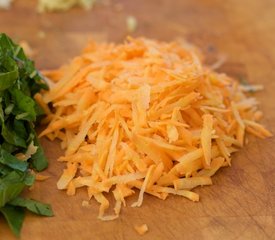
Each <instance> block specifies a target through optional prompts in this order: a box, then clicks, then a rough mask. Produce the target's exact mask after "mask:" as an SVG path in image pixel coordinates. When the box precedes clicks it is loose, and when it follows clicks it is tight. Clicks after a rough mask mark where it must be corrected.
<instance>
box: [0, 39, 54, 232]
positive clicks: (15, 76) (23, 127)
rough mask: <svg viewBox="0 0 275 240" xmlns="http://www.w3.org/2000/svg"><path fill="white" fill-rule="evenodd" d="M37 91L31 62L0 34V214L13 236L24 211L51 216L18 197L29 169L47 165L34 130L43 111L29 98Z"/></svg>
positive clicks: (41, 85)
mask: <svg viewBox="0 0 275 240" xmlns="http://www.w3.org/2000/svg"><path fill="white" fill-rule="evenodd" d="M41 89H47V85H46V83H45V82H44V81H43V79H42V77H41V76H40V75H39V73H38V71H37V70H36V69H35V67H34V63H33V62H32V61H31V60H29V59H28V58H27V57H26V55H25V53H24V51H23V49H22V48H21V47H20V46H18V45H16V44H15V43H13V42H12V40H11V39H10V38H9V37H8V36H7V35H5V34H0V124H1V126H0V130H1V135H0V213H2V215H3V216H4V218H5V219H6V221H7V223H8V225H9V227H10V229H11V230H12V231H13V233H14V234H15V235H16V236H19V234H20V230H21V227H22V223H23V220H24V215H25V209H27V210H29V211H31V212H33V213H36V214H39V215H44V216H52V215H53V213H52V210H51V207H50V205H48V204H43V203H40V202H37V201H34V200H32V199H24V198H22V197H19V195H20V193H21V192H22V191H23V190H24V188H26V187H30V186H32V185H33V183H34V180H35V177H34V175H33V174H31V171H30V170H31V169H33V170H36V171H42V170H43V169H45V168H46V167H47V166H48V162H47V159H46V157H45V155H44V152H43V149H42V147H41V146H40V144H39V142H38V139H37V136H36V133H35V130H34V123H35V122H36V121H37V119H38V118H39V116H41V115H43V110H42V109H41V108H40V106H39V105H38V104H37V103H36V102H35V101H34V100H33V99H32V97H33V96H34V95H35V94H36V93H37V92H39V91H40V90H41ZM22 156H23V157H22ZM0 215H1V214H0Z"/></svg>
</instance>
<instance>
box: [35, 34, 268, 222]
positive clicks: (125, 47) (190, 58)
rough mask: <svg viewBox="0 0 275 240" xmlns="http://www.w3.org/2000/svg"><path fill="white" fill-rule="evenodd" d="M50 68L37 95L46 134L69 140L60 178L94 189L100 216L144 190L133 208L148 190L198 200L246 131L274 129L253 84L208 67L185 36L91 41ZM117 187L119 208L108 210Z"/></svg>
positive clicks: (72, 190) (63, 183) (68, 185)
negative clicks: (266, 122) (46, 86)
mask: <svg viewBox="0 0 275 240" xmlns="http://www.w3.org/2000/svg"><path fill="white" fill-rule="evenodd" d="M44 74H45V75H46V76H47V77H48V78H49V79H50V80H51V89H50V91H49V92H45V93H43V94H42V95H40V94H38V95H36V100H37V101H38V102H40V104H41V106H42V107H43V108H44V110H45V112H46V113H47V117H46V118H45V119H44V121H45V122H46V123H47V124H48V126H47V128H46V129H45V130H44V131H43V132H42V133H41V135H40V136H47V137H48V138H49V139H51V140H54V139H60V140H61V147H62V148H63V149H65V155H64V156H62V157H60V158H59V161H63V162H65V163H66V165H67V168H66V169H65V170H64V172H63V174H62V175H61V177H60V179H59V181H58V183H57V187H58V189H64V190H66V191H67V194H68V195H75V194H76V191H77V189H79V188H86V189H87V192H88V197H89V199H92V198H94V199H95V200H96V201H97V202H98V203H100V210H99V218H100V219H102V220H112V219H115V218H117V217H118V216H119V213H120V211H121V206H122V205H124V206H125V205H126V201H125V199H126V198H127V197H129V196H131V195H133V194H134V193H135V191H136V189H139V190H140V191H139V195H138V198H137V200H136V202H134V203H132V205H131V206H132V207H139V206H141V205H142V203H143V196H144V193H147V194H150V195H153V196H155V197H157V198H160V199H163V200H164V199H166V198H167V197H168V196H169V195H170V194H174V195H179V196H183V197H186V198H188V199H190V200H192V201H198V200H199V195H198V194H197V193H195V192H194V191H192V189H193V188H195V187H197V186H203V185H211V184H212V180H211V176H212V175H214V174H215V172H216V171H217V170H218V169H219V168H221V167H225V166H230V164H231V155H232V153H234V152H236V151H238V149H240V148H241V147H242V146H243V145H244V143H245V142H246V141H245V139H246V138H245V134H246V132H248V133H252V134H254V135H255V136H258V137H260V138H265V137H269V136H271V133H270V132H269V131H267V130H266V129H265V128H264V127H263V126H262V125H260V124H259V123H257V121H258V120H259V119H260V118H261V117H262V112H260V111H259V110H258V109H257V105H258V102H257V100H256V99H255V98H253V97H251V96H250V97H248V96H246V95H245V91H247V90H251V89H254V87H253V86H250V87H249V89H247V86H246V88H244V87H243V86H241V85H240V84H239V83H238V82H237V81H235V80H233V79H232V78H230V77H228V76H226V75H225V74H218V73H216V72H214V71H212V70H211V69H209V68H207V67H206V66H203V65H202V63H201V60H200V54H199V52H198V51H197V50H196V49H195V48H193V47H192V46H190V45H188V44H186V43H184V42H169V43H167V42H159V41H154V40H149V39H145V38H138V39H132V38H128V39H127V41H125V43H123V44H118V45H117V44H104V43H103V44H97V43H95V42H91V43H90V44H89V45H88V46H87V47H86V49H85V50H84V51H83V53H82V54H81V55H80V56H78V57H76V58H75V59H73V60H72V61H71V62H70V63H69V64H68V65H65V66H63V67H61V68H60V69H57V70H54V71H46V72H44ZM255 88H256V89H257V88H258V87H257V86H256V87H255ZM49 103H51V104H52V108H49V107H48V104H49ZM109 192H111V193H112V194H113V197H114V199H115V206H114V214H111V215H106V214H105V210H107V209H108V208H109V205H110V204H109V201H108V200H107V198H106V194H107V193H109Z"/></svg>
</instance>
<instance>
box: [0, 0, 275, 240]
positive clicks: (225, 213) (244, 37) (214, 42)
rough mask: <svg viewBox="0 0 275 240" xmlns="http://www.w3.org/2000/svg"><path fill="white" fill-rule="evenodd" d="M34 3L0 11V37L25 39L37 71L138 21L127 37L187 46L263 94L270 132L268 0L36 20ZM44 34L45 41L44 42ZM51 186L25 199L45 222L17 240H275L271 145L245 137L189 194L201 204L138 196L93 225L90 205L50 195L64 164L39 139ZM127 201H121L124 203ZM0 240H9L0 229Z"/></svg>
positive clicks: (212, 0) (101, 6) (143, 0)
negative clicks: (140, 200)
mask: <svg viewBox="0 0 275 240" xmlns="http://www.w3.org/2000/svg"><path fill="white" fill-rule="evenodd" d="M34 10H35V1H34V0H20V1H19V0H18V1H15V4H14V7H13V9H12V10H11V11H8V12H4V11H1V12H0V31H1V32H6V33H8V34H10V35H11V36H12V37H14V38H15V39H17V40H26V41H28V42H29V44H30V45H31V46H32V48H33V50H34V55H33V58H34V59H35V60H36V62H37V66H38V67H39V68H40V69H45V68H53V67H57V66H59V65H60V64H62V63H65V62H67V61H68V60H69V58H71V57H72V56H74V55H75V54H77V53H78V52H79V51H80V49H81V48H82V47H83V46H84V45H85V42H86V41H87V39H89V38H91V37H93V38H94V39H96V40H98V41H102V40H108V41H116V42H119V41H123V39H124V38H125V36H126V35H127V30H126V17H127V16H129V15H133V16H135V17H136V18H137V20H138V28H137V30H136V32H134V33H133V35H134V36H140V35H144V36H147V37H153V38H157V39H161V40H173V39H176V38H182V37H184V38H187V39H188V40H189V41H191V42H192V43H194V44H196V45H197V46H199V47H201V49H202V50H203V52H204V53H205V55H206V61H208V62H209V63H211V62H213V61H214V60H215V58H217V56H220V55H222V56H225V57H226V58H227V63H226V64H225V66H223V69H222V71H225V72H227V73H228V74H231V75H233V76H235V77H236V78H243V77H245V78H248V79H249V81H250V82H253V83H260V84H263V85H264V86H265V90H264V91H263V92H262V93H259V94H257V97H258V99H259V100H260V101H261V108H262V109H263V111H264V113H265V119H264V123H265V125H266V126H267V127H268V128H269V129H270V130H271V131H273V133H275V123H274V122H275V97H274V90H275V81H274V80H275V72H274V67H275V48H274V43H275V31H274V30H275V18H274V14H275V8H274V3H272V1H268V0H264V1H257V0H243V1H235V0H229V1H218V0H197V1H188V0H174V1H169V0H151V1H148V0H140V1H129V0H123V1H103V0H102V1H101V3H98V4H97V5H96V6H95V8H94V9H92V10H91V11H90V12H86V11H83V10H80V9H73V10H72V11H70V12H66V13H53V14H44V15H39V14H37V13H35V11H34ZM43 35H45V36H43ZM42 143H43V146H44V148H45V150H46V154H47V156H48V158H49V162H50V166H49V169H48V170H47V171H46V172H45V174H47V175H50V176H51V178H50V179H49V180H47V181H45V182H40V183H36V184H35V187H34V189H33V190H32V191H27V192H26V193H25V194H26V195H27V196H30V197H33V198H35V199H39V200H42V201H44V202H48V203H51V204H52V206H53V209H54V212H55V217H53V218H38V217H36V216H34V215H28V216H27V217H26V221H25V223H24V226H23V230H22V237H21V239H22V240H30V239H33V240H48V239H53V240H63V239H70V240H88V239H89V240H90V239H93V240H95V239H104V240H105V239H106V240H111V239H112V240H113V239H114V240H115V239H118V240H122V239H131V240H132V239H275V219H274V216H275V187H274V186H275V164H274V161H275V148H274V147H275V140H274V138H271V139H267V140H259V139H255V138H251V139H250V142H249V144H248V146H246V147H245V148H244V149H243V150H241V151H240V152H239V153H237V154H236V155H235V156H234V157H233V164H232V167H231V168H224V169H222V170H220V171H219V172H218V173H217V174H216V175H215V177H214V178H213V182H214V185H213V186H209V187H204V188H198V189H196V190H195V191H196V192H197V193H199V194H200V196H201V201H200V202H199V203H193V202H191V201H188V200H186V199H183V198H180V197H173V196H171V197H169V198H168V199H167V200H166V201H161V200H158V199H155V198H153V197H151V196H145V199H144V204H143V206H142V207H140V208H131V207H126V208H123V210H122V213H121V217H120V218H119V219H118V220H116V221H112V222H101V221H99V220H97V211H98V205H97V204H96V203H95V202H94V203H93V206H92V207H91V208H89V209H87V208H83V207H82V206H81V202H82V201H83V200H86V199H87V195H86V194H85V192H84V191H79V192H78V194H77V195H76V196H74V197H68V196H67V195H66V194H65V192H62V191H58V190H57V189H56V181H57V179H58V176H60V174H61V173H62V169H63V167H64V166H63V165H62V164H61V163H59V162H57V161H56V159H57V157H58V156H60V155H61V154H62V151H61V150H60V148H59V145H58V143H56V142H54V143H50V142H48V141H47V140H46V139H42ZM136 197H137V196H134V197H133V198H132V199H130V201H133V200H134V199H135V198H136ZM142 223H146V224H147V225H148V226H149V232H148V233H147V234H146V235H144V236H142V237H140V236H138V235H137V233H136V232H135V230H134V229H133V226H134V225H136V224H142ZM0 239H1V240H2V239H3V240H12V239H15V238H14V237H13V236H12V234H11V233H10V231H9V230H8V228H7V227H6V225H5V223H4V221H3V220H2V219H1V220H0Z"/></svg>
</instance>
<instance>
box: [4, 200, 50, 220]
mask: <svg viewBox="0 0 275 240" xmlns="http://www.w3.org/2000/svg"><path fill="white" fill-rule="evenodd" d="M9 205H12V206H17V207H25V208H27V209H28V210H29V211H31V212H33V213H36V214H38V215H42V216H48V217H52V216H53V212H52V208H51V206H50V205H49V204H44V203H40V202H37V201H35V200H32V199H25V198H21V197H17V198H15V199H14V200H12V201H11V202H9Z"/></svg>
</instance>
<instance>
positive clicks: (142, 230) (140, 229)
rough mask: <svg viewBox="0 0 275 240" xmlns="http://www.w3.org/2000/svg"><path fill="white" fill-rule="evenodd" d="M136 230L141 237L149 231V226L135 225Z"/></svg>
mask: <svg viewBox="0 0 275 240" xmlns="http://www.w3.org/2000/svg"><path fill="white" fill-rule="evenodd" d="M134 228H135V230H136V231H137V233H138V234H139V235H144V234H145V233H146V232H148V230H149V229H148V226H147V224H142V225H135V226H134Z"/></svg>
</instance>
